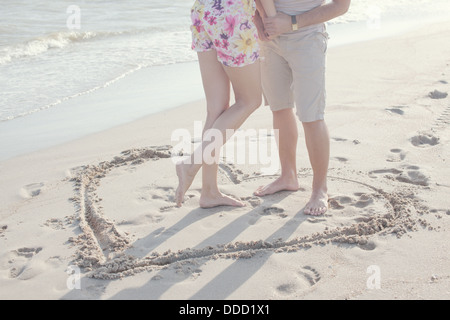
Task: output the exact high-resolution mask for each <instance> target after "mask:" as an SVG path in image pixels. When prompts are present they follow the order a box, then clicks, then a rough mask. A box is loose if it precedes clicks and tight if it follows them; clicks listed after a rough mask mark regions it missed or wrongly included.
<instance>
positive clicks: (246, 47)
mask: <svg viewBox="0 0 450 320" xmlns="http://www.w3.org/2000/svg"><path fill="white" fill-rule="evenodd" d="M255 10H256V6H255V2H254V1H253V0H197V1H196V2H195V4H194V6H193V7H192V11H191V18H192V26H191V31H192V49H193V50H195V51H197V52H206V51H210V50H215V51H216V52H217V59H218V60H219V61H220V62H221V63H222V64H224V65H225V66H229V67H244V66H247V65H250V64H252V63H254V62H256V61H257V60H258V58H259V44H258V31H257V29H256V26H255V24H254V22H253V17H254V15H255Z"/></svg>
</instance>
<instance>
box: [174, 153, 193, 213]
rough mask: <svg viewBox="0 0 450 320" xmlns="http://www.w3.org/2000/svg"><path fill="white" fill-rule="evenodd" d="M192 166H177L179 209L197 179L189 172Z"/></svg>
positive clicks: (183, 164) (176, 198) (179, 163)
mask: <svg viewBox="0 0 450 320" xmlns="http://www.w3.org/2000/svg"><path fill="white" fill-rule="evenodd" d="M189 168H190V165H188V164H185V163H183V162H178V163H177V165H176V169H177V176H178V188H177V191H176V193H175V203H176V204H177V207H181V206H182V204H183V201H184V195H185V194H186V192H187V191H188V189H189V188H190V186H191V185H192V182H193V181H194V179H195V174H192V173H190V172H189Z"/></svg>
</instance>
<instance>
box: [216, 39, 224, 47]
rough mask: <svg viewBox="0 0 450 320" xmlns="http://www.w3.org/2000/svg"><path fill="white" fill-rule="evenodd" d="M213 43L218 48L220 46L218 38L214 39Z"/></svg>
mask: <svg viewBox="0 0 450 320" xmlns="http://www.w3.org/2000/svg"><path fill="white" fill-rule="evenodd" d="M214 45H215V46H216V48H220V47H222V42H220V40H219V39H216V40H214Z"/></svg>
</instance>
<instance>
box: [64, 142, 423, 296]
mask: <svg viewBox="0 0 450 320" xmlns="http://www.w3.org/2000/svg"><path fill="white" fill-rule="evenodd" d="M170 158H171V147H170V146H160V147H148V148H141V149H132V150H127V151H124V152H122V153H121V155H120V156H117V157H115V158H114V159H113V160H111V161H103V162H101V163H99V164H98V165H87V166H82V167H78V168H74V169H73V170H72V176H73V178H72V179H71V181H72V182H73V183H74V191H75V196H74V197H72V198H71V199H70V200H71V201H72V202H73V203H74V206H75V208H76V211H77V214H78V219H79V226H80V229H81V233H80V234H79V235H78V236H77V237H73V238H71V239H70V242H72V243H73V244H75V245H77V246H78V252H77V257H76V258H75V261H74V263H75V264H76V265H78V266H79V267H81V268H84V271H86V272H88V276H90V277H92V278H98V279H110V280H113V279H119V278H122V277H126V276H131V275H134V274H137V273H140V272H143V271H150V270H160V269H162V268H166V267H168V266H170V265H173V264H179V263H184V262H186V263H189V262H191V261H193V260H197V259H204V260H216V259H230V258H231V259H249V258H252V257H254V256H255V255H256V254H258V253H260V252H262V253H264V252H273V253H283V252H295V251H298V250H301V249H306V248H310V247H312V246H324V245H329V244H342V243H343V244H350V245H358V246H360V247H361V248H362V249H363V250H373V249H374V247H373V243H372V242H371V240H370V238H371V237H372V236H373V235H388V234H393V235H396V236H398V237H401V236H402V235H403V234H405V233H407V232H410V231H414V230H417V229H418V227H420V226H422V227H427V226H428V223H427V221H426V220H425V219H423V218H420V217H421V216H423V215H424V214H425V213H426V212H427V211H428V208H427V207H426V206H425V205H424V204H423V203H422V202H421V201H420V200H418V199H417V198H416V197H415V195H414V188H415V187H417V188H419V187H420V186H417V185H411V184H406V186H407V187H405V184H401V179H397V180H395V181H394V182H396V183H400V185H399V186H398V188H396V191H393V192H386V191H384V190H383V189H382V188H378V187H375V186H372V185H369V184H366V183H363V182H360V181H358V180H357V178H355V179H351V178H348V175H346V177H342V176H330V180H331V181H339V182H340V183H342V184H343V185H346V191H345V193H344V194H343V195H340V196H335V197H332V198H331V199H330V208H331V209H330V210H334V211H333V213H334V214H343V218H346V219H347V220H348V221H349V222H348V223H347V224H341V225H335V226H330V225H328V226H326V227H325V226H324V230H323V231H322V232H316V233H313V234H310V235H304V236H301V237H296V238H292V239H285V240H283V239H277V240H273V241H266V240H262V239H255V240H253V241H236V242H233V243H225V244H217V245H215V246H206V247H205V248H198V249H190V248H186V249H181V250H178V251H177V252H172V251H171V250H167V251H166V252H164V253H158V252H154V251H153V252H149V254H148V255H146V256H144V257H136V256H134V255H131V254H129V253H127V250H128V249H130V248H131V247H132V245H133V243H132V242H133V241H132V237H131V236H130V235H129V234H127V233H126V232H124V231H122V230H120V229H119V228H118V225H116V224H115V223H113V222H112V221H111V220H110V219H109V218H108V216H107V213H105V212H103V209H102V207H101V202H102V199H100V198H99V197H98V195H97V189H98V187H99V186H100V184H101V181H102V179H103V178H105V177H106V176H107V175H108V174H109V173H110V172H111V171H113V170H114V169H116V168H120V167H124V166H138V165H140V164H143V163H146V162H147V161H168V162H170V163H172V162H171V159H170ZM230 168H232V167H231V166H227V168H226V169H225V167H222V169H224V171H226V172H225V173H222V174H226V175H227V176H228V177H230V175H231V176H232V177H231V179H229V180H230V181H231V183H233V184H240V185H243V184H245V183H246V182H249V181H252V180H255V179H257V180H259V179H267V177H265V176H261V175H258V174H253V175H249V176H245V175H244V174H239V178H238V179H233V176H234V174H231V173H230ZM227 169H228V170H227ZM412 171H414V170H412ZM380 173H383V172H372V174H380ZM388 173H392V174H400V173H401V172H400V170H399V171H398V172H397V171H395V172H394V171H389V172H388ZM300 176H301V177H305V176H308V175H300ZM388 181H389V182H390V183H392V181H391V180H388ZM376 182H377V183H378V184H382V181H380V179H378V180H377V181H376ZM348 190H353V192H352V191H349V192H347V191H348ZM248 201H249V202H250V204H252V205H251V206H250V207H249V208H250V210H251V209H255V207H256V208H259V207H258V205H259V204H260V202H258V201H257V199H255V197H248ZM375 204H376V205H377V207H376V208H382V210H379V211H376V210H374V209H373V208H372V205H375ZM163 209H164V208H163ZM163 209H162V210H161V212H164V211H165V210H169V209H170V208H165V210H163ZM344 209H346V210H347V209H348V210H350V209H351V210H354V211H353V212H356V213H358V212H359V213H358V215H357V216H356V217H351V216H350V215H348V216H345V210H344ZM261 210H262V211H261V213H260V214H261V216H274V215H275V216H278V218H281V219H288V218H289V215H288V213H287V212H286V211H285V210H284V209H283V208H281V207H278V206H266V207H264V208H261ZM339 210H341V211H339ZM305 220H306V221H307V222H309V223H315V224H316V225H317V224H319V225H320V224H321V223H323V222H325V221H327V220H326V217H325V218H323V217H322V218H321V217H319V218H316V219H314V218H310V219H306V218H305ZM347 220H345V221H347ZM343 221H344V220H343ZM122 225H125V224H122ZM122 225H120V226H122ZM303 273H304V277H306V279H311V281H310V283H312V282H314V283H315V282H317V281H318V280H320V277H318V276H317V275H316V274H315V272H314V270H306V271H304V272H303ZM284 289H286V290H288V291H289V288H280V290H282V291H283V290H284Z"/></svg>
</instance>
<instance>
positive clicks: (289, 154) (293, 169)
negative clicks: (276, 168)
mask: <svg viewBox="0 0 450 320" xmlns="http://www.w3.org/2000/svg"><path fill="white" fill-rule="evenodd" d="M273 127H274V129H275V134H276V135H277V141H278V153H279V157H280V163H281V176H280V177H279V178H278V179H277V180H275V181H274V182H272V183H271V184H269V185H267V186H261V187H259V188H258V189H257V190H256V191H255V195H256V196H260V197H262V196H267V195H271V194H274V193H277V192H279V191H284V190H288V191H297V190H298V189H299V184H298V178H297V164H296V154H297V141H298V127H297V118H296V116H295V114H294V112H293V109H292V108H288V109H284V110H280V111H274V112H273Z"/></svg>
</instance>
